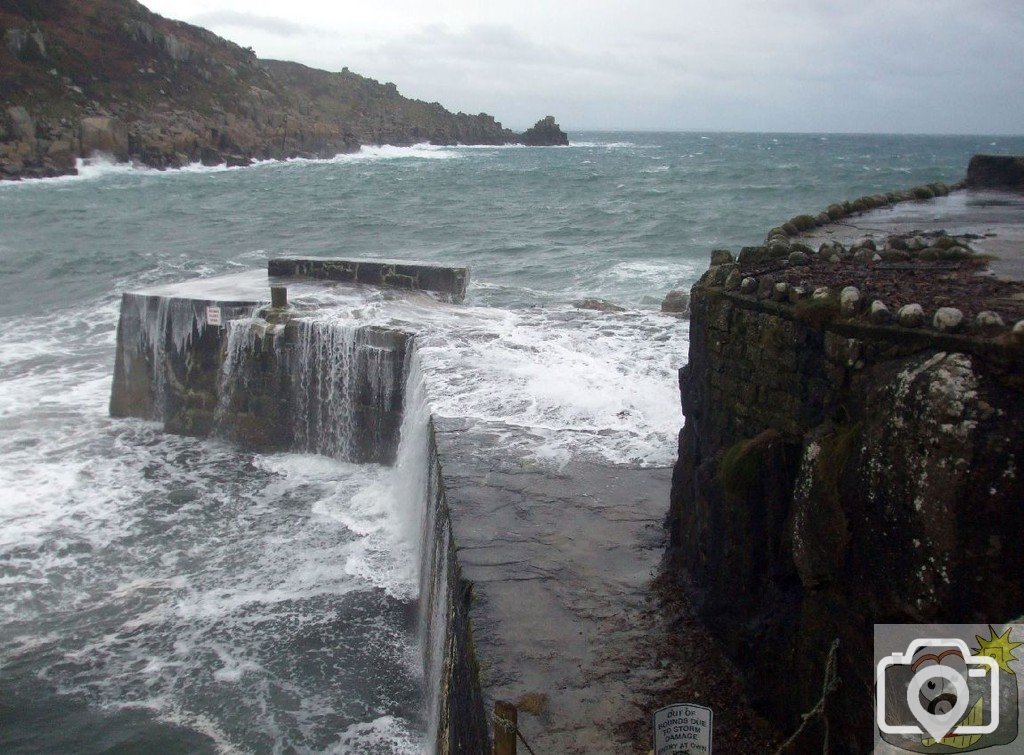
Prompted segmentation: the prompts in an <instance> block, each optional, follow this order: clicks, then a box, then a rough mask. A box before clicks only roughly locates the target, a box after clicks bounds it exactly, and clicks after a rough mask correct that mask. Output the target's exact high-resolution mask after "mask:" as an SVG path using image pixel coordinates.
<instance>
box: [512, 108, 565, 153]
mask: <svg viewBox="0 0 1024 755" xmlns="http://www.w3.org/2000/svg"><path fill="white" fill-rule="evenodd" d="M522 142H523V144H525V145H526V146H527V147H566V146H568V145H569V136H568V135H567V134H566V133H565V132H564V131H562V129H561V128H560V127H559V125H558V124H557V123H555V117H554V116H553V115H548V116H545V117H544V118H541V119H540V120H539V121H537V122H536V123H535V124H533V128H529V129H527V130H526V131H524V132H523V137H522Z"/></svg>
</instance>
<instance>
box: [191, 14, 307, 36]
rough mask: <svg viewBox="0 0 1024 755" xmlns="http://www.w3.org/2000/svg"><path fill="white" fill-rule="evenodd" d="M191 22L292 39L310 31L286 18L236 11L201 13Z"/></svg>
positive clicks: (198, 24)
mask: <svg viewBox="0 0 1024 755" xmlns="http://www.w3.org/2000/svg"><path fill="white" fill-rule="evenodd" d="M189 21H190V22H191V23H193V24H196V25H197V26H205V27H222V28H223V27H229V28H232V29H249V30H252V31H261V32H265V33H267V34H276V35H278V36H281V37H292V36H296V35H298V34H305V33H307V32H309V31H310V29H309V28H308V27H306V26H303V25H302V24H297V23H295V22H293V21H289V20H288V19H285V18H277V17H275V16H258V15H256V14H255V13H244V12H242V11H234V10H217V11H209V12H207V13H200V14H199V15H198V16H193V17H192V18H190V19H189Z"/></svg>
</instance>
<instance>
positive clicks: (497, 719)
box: [494, 715, 537, 755]
mask: <svg viewBox="0 0 1024 755" xmlns="http://www.w3.org/2000/svg"><path fill="white" fill-rule="evenodd" d="M494 723H495V724H496V725H498V726H500V727H501V728H502V729H504V730H505V731H514V732H515V733H516V736H517V737H519V739H521V740H522V742H523V744H524V745H526V749H527V750H529V751H530V755H537V753H536V752H535V751H534V749H533V748H532V747H530V743H529V742H527V741H526V737H525V736H523V732H522V730H521V729H520V728H519V727H518V726H516V725H515V724H514V723H512V721H511V720H510V719H508V718H505V717H504V716H499V715H495V716H494Z"/></svg>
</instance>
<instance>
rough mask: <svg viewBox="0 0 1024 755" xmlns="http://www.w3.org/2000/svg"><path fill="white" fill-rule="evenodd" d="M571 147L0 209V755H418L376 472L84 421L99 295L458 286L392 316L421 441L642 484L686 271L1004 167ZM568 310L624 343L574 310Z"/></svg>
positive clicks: (798, 138)
mask: <svg viewBox="0 0 1024 755" xmlns="http://www.w3.org/2000/svg"><path fill="white" fill-rule="evenodd" d="M573 137H574V139H575V140H576V141H574V144H573V145H572V146H570V147H568V148H555V149H543V148H541V149H531V148H435V147H427V146H421V147H413V148H406V149H398V148H379V149H367V150H364V152H363V153H361V154H358V155H351V156H343V157H339V158H337V159H335V160H329V161H293V162H288V163H267V164H263V165H259V166H256V167H253V168H248V169H231V170H229V169H216V168H214V169H206V168H202V169H201V168H196V169H189V170H185V171H180V172H168V173H159V172H156V171H145V170H133V169H130V168H127V167H124V166H110V165H105V164H103V163H98V164H93V165H90V166H87V167H85V168H84V169H83V171H82V175H81V176H79V177H73V178H65V179H54V180H50V181H41V182H34V183H24V184H0V276H2V281H3V291H4V295H3V296H2V297H0V417H2V425H3V429H4V430H3V433H0V750H3V751H13V752H38V751H63V752H98V751H105V750H108V749H111V748H115V749H116V748H118V747H120V748H122V749H123V750H127V751H164V752H174V751H181V752H192V751H208V752H291V751H295V752H323V751H329V752H374V753H376V752H380V753H391V752H419V751H422V750H423V749H424V747H425V745H424V735H423V732H424V731H425V730H426V728H427V726H426V722H425V721H424V720H423V718H424V716H423V710H424V709H425V698H424V694H423V690H422V689H421V683H422V680H421V668H422V660H421V656H420V648H418V647H417V632H416V627H415V623H416V615H417V611H416V605H415V604H416V598H417V595H416V586H417V584H418V582H417V580H418V575H416V574H415V566H414V563H415V558H413V557H412V554H413V553H414V552H415V548H416V544H415V543H414V542H413V540H414V539H415V533H414V532H411V530H410V528H409V527H408V526H407V524H408V523H407V522H404V521H400V520H402V519H403V518H408V517H409V511H408V509H407V508H403V507H402V505H401V503H402V502H401V501H396V500H395V499H394V489H395V488H394V486H393V485H388V484H387V476H388V475H389V471H388V470H385V469H383V468H381V467H375V466H372V465H371V466H355V465H351V464H346V463H344V462H341V461H338V460H334V459H328V458H325V457H320V456H313V455H302V454H270V455H259V454H252V453H245V452H242V451H240V450H238V449H236V448H233V447H231V446H229V445H227V444H224V443H222V442H218V441H215V440H209V441H200V440H194V439H188V438H178V437H172V436H166V435H164V434H162V433H161V432H160V431H159V429H158V428H157V427H155V426H153V425H151V424H148V423H144V422H139V421H134V420H112V419H110V418H109V417H108V416H107V400H108V398H109V390H110V376H111V372H112V366H113V352H114V327H115V325H116V320H117V302H118V297H119V295H120V293H121V292H122V291H124V290H129V289H133V288H137V287H140V286H145V285H151V284H156V283H163V282H171V281H175V280H180V279H182V278H188V277H196V276H212V275H218V274H222V273H230V272H235V271H239V270H245V269H250V268H259V267H261V266H262V265H263V264H264V263H265V260H266V259H267V258H268V257H270V256H276V255H281V254H315V255H338V256H366V257H374V256H383V257H388V258H407V259H419V260H426V261H442V262H445V261H447V262H453V263H457V264H465V265H469V266H470V267H471V268H472V285H471V288H470V301H469V303H468V306H467V307H466V308H465V314H464V315H460V316H452V315H443V314H437V313H432V312H430V311H429V310H423V311H415V310H413V311H409V312H406V313H405V316H406V317H408V318H413V319H415V318H422V319H425V320H430V319H431V318H434V319H437V318H441V319H444V318H447V320H445V321H444V322H434V323H433V325H434V326H435V327H433V328H432V331H431V332H432V333H433V335H430V336H429V337H426V338H424V339H422V342H421V356H422V359H423V364H424V369H425V370H426V371H427V372H428V373H429V374H430V375H432V376H433V377H432V378H431V380H430V381H429V383H430V384H429V386H428V387H429V389H430V393H431V395H430V400H431V402H432V404H433V407H434V410H435V411H436V412H438V413H441V414H447V415H451V416H470V417H477V418H480V419H482V420H499V421H503V422H508V423H510V424H516V425H521V426H528V427H530V428H531V430H532V431H533V433H532V434H533V436H534V437H538V438H540V439H541V440H540V441H539V442H538V444H537V445H536V447H535V448H531V449H528V451H529V453H531V454H533V455H534V456H535V457H536V459H537V461H538V462H541V463H551V464H562V463H565V462H566V461H567V460H569V459H571V458H573V457H574V456H580V455H585V456H589V457H592V458H596V459H598V460H603V461H605V462H607V463H615V464H647V465H665V464H670V463H671V462H672V460H673V455H674V450H675V433H676V431H677V430H678V427H679V425H680V423H681V421H682V418H681V417H680V415H679V405H678V392H677V390H676V383H675V370H676V369H677V368H678V367H679V366H680V365H681V364H682V362H683V361H684V360H685V352H686V332H687V330H686V323H685V321H680V320H677V319H674V318H671V317H667V316H663V315H661V314H659V313H658V312H657V311H656V310H657V305H658V303H659V302H660V300H661V298H662V296H663V295H664V294H665V292H666V291H668V290H669V289H672V288H677V287H680V286H687V285H689V284H690V283H691V282H692V281H693V280H694V279H695V278H696V277H697V276H698V275H699V274H700V272H701V271H702V269H703V268H704V266H705V264H706V259H707V254H708V250H709V249H711V248H712V247H718V246H726V247H733V248H736V247H738V246H740V245H743V244H749V243H754V242H756V241H757V240H758V239H760V238H761V237H762V236H763V234H764V232H765V230H766V229H767V228H768V227H770V226H771V225H774V224H776V223H777V222H779V221H781V220H783V219H785V218H787V217H789V216H791V215H793V214H796V213H798V212H804V211H809V210H818V209H820V208H821V207H823V206H824V205H826V204H828V203H829V202H831V201H836V200H842V199H846V198H851V197H856V196H860V195H862V194H865V193H874V192H877V191H886V190H891V189H893V188H899V187H905V186H910V185H913V184H915V183H920V182H922V181H932V180H946V181H954V180H956V179H958V178H960V177H961V176H962V174H963V172H964V170H965V168H966V164H967V160H968V158H969V156H970V155H971V154H972V153H974V152H1013V153H1021V152H1024V140H1022V139H1006V138H991V137H915V136H894V137H866V136H837V135H828V136H815V135H741V134H621V133H617V134H574V135H573ZM585 296H592V297H600V298H604V299H608V300H610V301H612V302H614V303H616V304H619V305H621V306H624V307H626V308H627V310H628V311H627V312H626V313H624V314H622V315H604V314H600V313H592V312H581V311H578V310H575V309H574V308H573V307H572V306H571V302H572V301H573V300H575V299H578V298H582V297H585ZM371 308H372V307H371ZM367 316H371V317H372V316H373V314H372V313H367ZM666 505H667V502H666Z"/></svg>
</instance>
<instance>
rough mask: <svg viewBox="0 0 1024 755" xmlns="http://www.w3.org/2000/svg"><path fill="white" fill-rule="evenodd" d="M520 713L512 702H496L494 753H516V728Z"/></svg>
mask: <svg viewBox="0 0 1024 755" xmlns="http://www.w3.org/2000/svg"><path fill="white" fill-rule="evenodd" d="M518 719H519V713H518V711H517V710H516V706H515V705H513V704H512V703H507V702H504V701H503V700H497V701H495V703H494V755H516V729H517V728H518V726H519V720H518Z"/></svg>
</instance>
